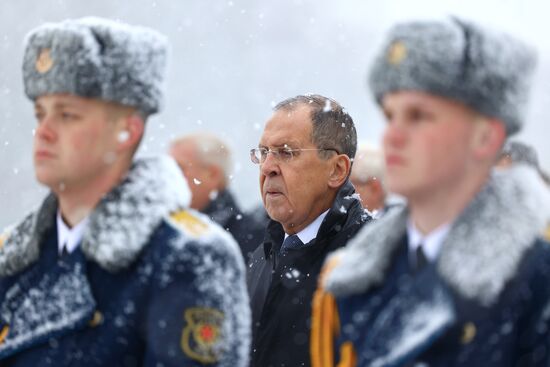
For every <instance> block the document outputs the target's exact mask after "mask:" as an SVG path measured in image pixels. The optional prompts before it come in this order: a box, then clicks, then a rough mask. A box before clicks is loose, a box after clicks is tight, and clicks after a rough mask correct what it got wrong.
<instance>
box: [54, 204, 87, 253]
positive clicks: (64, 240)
mask: <svg viewBox="0 0 550 367" xmlns="http://www.w3.org/2000/svg"><path fill="white" fill-rule="evenodd" d="M56 222H57V250H58V251H59V254H61V253H62V252H63V248H65V249H66V250H67V252H68V253H69V254H70V253H72V252H73V251H74V250H75V249H76V248H77V247H78V245H79V244H80V241H81V240H82V236H83V235H84V230H85V229H86V225H87V224H88V217H86V218H84V219H82V220H81V221H80V222H78V224H77V225H75V226H74V227H72V228H69V226H67V224H65V221H64V220H63V217H62V216H61V211H60V210H59V209H58V210H57V217H56Z"/></svg>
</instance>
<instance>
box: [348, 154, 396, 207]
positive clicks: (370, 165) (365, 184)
mask: <svg viewBox="0 0 550 367" xmlns="http://www.w3.org/2000/svg"><path fill="white" fill-rule="evenodd" d="M384 169H385V167H384V154H383V153H382V151H381V150H380V149H378V148H376V147H374V146H372V145H370V144H365V145H362V146H361V145H360V146H359V149H358V150H357V154H356V155H355V159H354V160H353V168H352V169H351V176H350V180H351V183H352V184H353V186H354V187H355V191H356V192H357V193H358V194H359V197H360V199H361V203H362V204H363V208H365V209H367V210H368V211H369V212H371V213H372V215H373V216H374V217H375V218H377V217H379V216H380V215H381V214H382V213H383V212H384V209H385V207H386V196H387V192H386V187H385V183H384Z"/></svg>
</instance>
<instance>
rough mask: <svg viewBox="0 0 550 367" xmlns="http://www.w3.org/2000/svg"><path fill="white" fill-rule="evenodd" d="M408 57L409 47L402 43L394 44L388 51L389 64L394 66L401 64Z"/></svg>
mask: <svg viewBox="0 0 550 367" xmlns="http://www.w3.org/2000/svg"><path fill="white" fill-rule="evenodd" d="M405 57H407V47H406V46H405V44H404V43H403V42H401V41H396V42H394V43H392V45H391V46H390V48H389V50H388V62H389V63H390V64H392V65H397V64H399V63H401V61H403V60H404V59H405Z"/></svg>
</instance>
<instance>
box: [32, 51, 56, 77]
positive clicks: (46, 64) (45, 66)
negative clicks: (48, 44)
mask: <svg viewBox="0 0 550 367" xmlns="http://www.w3.org/2000/svg"><path fill="white" fill-rule="evenodd" d="M34 66H35V68H36V71H38V72H39V73H40V74H44V73H47V72H48V71H50V69H51V68H52V66H53V59H52V57H51V55H50V49H49V48H43V49H42V50H41V51H40V54H39V55H38V57H37V59H36V63H35V64H34Z"/></svg>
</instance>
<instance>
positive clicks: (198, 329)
mask: <svg viewBox="0 0 550 367" xmlns="http://www.w3.org/2000/svg"><path fill="white" fill-rule="evenodd" d="M184 318H185V321H186V326H185V328H184V329H183V333H182V335H181V349H182V350H183V352H184V353H185V354H186V355H187V356H188V357H190V358H191V359H194V360H197V361H199V362H202V363H215V362H217V361H218V359H219V356H220V352H221V343H220V342H221V340H222V335H221V328H222V324H223V319H224V316H223V313H222V312H220V311H219V310H216V309H213V308H203V307H193V308H189V309H187V310H185V313H184Z"/></svg>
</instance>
